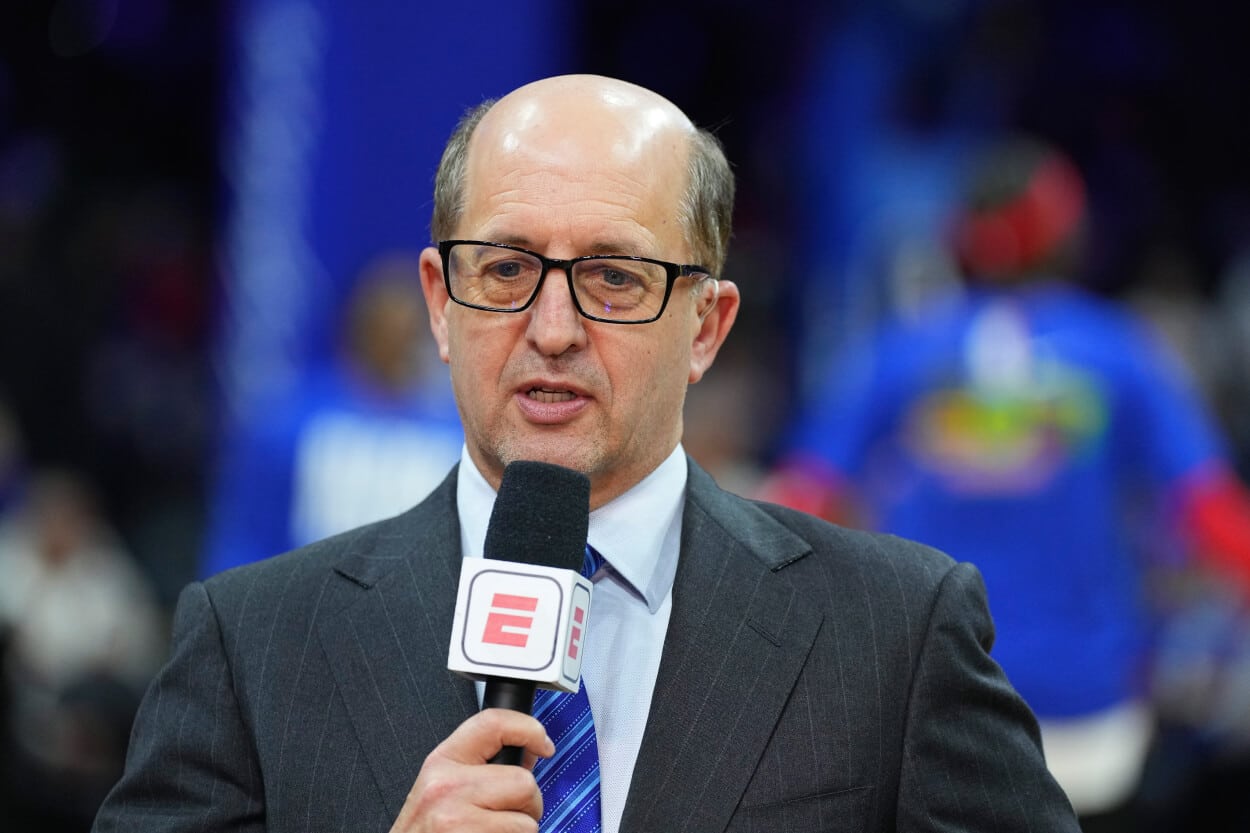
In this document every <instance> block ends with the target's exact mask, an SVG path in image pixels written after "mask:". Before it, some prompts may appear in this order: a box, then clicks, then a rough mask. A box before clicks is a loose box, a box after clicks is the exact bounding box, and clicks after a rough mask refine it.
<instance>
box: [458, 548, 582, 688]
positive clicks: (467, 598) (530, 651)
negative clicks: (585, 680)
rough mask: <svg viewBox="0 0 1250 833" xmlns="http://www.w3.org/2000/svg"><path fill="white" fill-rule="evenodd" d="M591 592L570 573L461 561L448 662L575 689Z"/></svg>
mask: <svg viewBox="0 0 1250 833" xmlns="http://www.w3.org/2000/svg"><path fill="white" fill-rule="evenodd" d="M593 589H594V585H592V584H591V583H590V581H589V580H588V579H586V578H584V577H583V576H582V575H581V574H579V573H577V572H575V571H573V570H560V569H556V568H554V567H545V566H542V565H539V564H518V563H515V562H511V561H501V560H498V559H493V558H466V559H465V560H464V562H463V564H462V565H461V568H460V593H459V596H458V597H457V599H456V618H455V621H454V623H453V625H452V630H451V633H452V636H451V647H450V649H449V650H448V655H447V667H448V668H449V669H451V670H452V671H455V672H457V673H459V674H463V675H464V676H466V677H469V678H471V679H475V680H481V679H485V678H486V677H504V678H508V679H514V680H531V681H533V682H535V683H537V684H538V685H539V686H542V687H543V688H554V689H559V690H560V691H567V692H575V691H577V687H578V683H579V681H580V680H581V674H582V646H583V643H584V639H585V633H586V624H587V620H588V619H589V617H590V598H591V594H592V593H593Z"/></svg>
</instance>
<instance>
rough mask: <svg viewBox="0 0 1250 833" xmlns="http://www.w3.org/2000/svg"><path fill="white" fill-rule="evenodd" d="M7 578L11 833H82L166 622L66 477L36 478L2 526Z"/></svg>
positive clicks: (0, 572)
mask: <svg viewBox="0 0 1250 833" xmlns="http://www.w3.org/2000/svg"><path fill="white" fill-rule="evenodd" d="M0 576H2V577H3V581H0V628H2V629H3V631H4V632H5V634H6V638H5V654H4V666H3V677H4V684H5V691H6V700H7V713H6V715H5V721H6V726H5V729H6V731H5V737H6V740H7V741H8V743H7V745H6V747H5V749H4V761H3V765H4V780H5V784H6V786H7V792H8V793H9V795H8V803H9V804H10V807H9V810H10V813H11V815H10V816H9V817H8V818H7V820H6V823H5V830H21V829H30V830H36V829H38V830H59V829H62V827H61V825H64V828H63V829H66V830H83V829H85V828H86V827H87V826H88V825H89V823H90V820H91V818H92V816H93V815H94V813H95V811H96V809H97V808H98V806H99V802H100V801H101V800H102V799H103V797H104V794H105V792H107V790H108V788H109V787H110V786H111V785H112V783H113V782H114V781H115V780H116V779H117V777H118V776H119V774H120V772H121V767H122V762H123V759H124V757H125V749H126V738H127V734H128V731H129V727H130V724H131V721H132V720H133V719H134V711H135V709H136V708H137V706H138V703H139V697H140V695H141V693H142V691H143V689H144V688H145V687H146V686H147V684H148V682H149V681H150V679H151V676H152V673H153V672H154V671H155V670H156V668H157V666H158V665H159V662H160V659H161V656H162V655H163V652H164V639H163V637H162V634H163V632H164V629H165V627H166V622H165V620H164V618H163V615H162V612H161V610H160V608H159V606H158V604H157V601H156V597H155V592H154V590H153V588H152V586H151V583H150V582H149V581H148V579H147V577H146V576H145V575H144V574H143V573H142V572H141V571H140V570H139V569H138V567H137V566H136V565H135V563H134V561H133V559H132V558H131V556H130V555H129V553H128V552H127V551H126V550H125V549H124V547H123V546H122V544H121V543H120V542H119V541H118V540H117V539H116V537H115V536H114V535H113V534H112V532H111V531H110V530H109V529H108V527H107V526H106V525H105V523H104V521H103V519H102V518H101V517H100V515H99V513H98V510H97V508H96V504H95V500H94V497H93V496H92V494H91V490H90V488H89V487H88V485H87V483H86V482H85V481H84V480H83V479H82V478H81V477H80V476H78V475H77V474H74V473H72V472H69V471H62V470H49V469H43V470H39V471H36V472H35V473H34V475H33V476H32V479H31V482H30V484H29V487H28V489H27V491H26V492H25V493H24V495H23V496H22V499H21V500H20V501H19V502H18V503H17V504H16V505H15V506H14V508H13V509H12V510H11V511H10V512H8V513H6V514H5V515H4V517H3V519H2V520H0ZM24 825H30V826H29V827H28V828H27V827H24Z"/></svg>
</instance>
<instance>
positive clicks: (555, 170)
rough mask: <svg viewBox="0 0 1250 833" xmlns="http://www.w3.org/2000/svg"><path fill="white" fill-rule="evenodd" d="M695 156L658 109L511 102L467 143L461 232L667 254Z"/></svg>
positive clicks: (677, 124)
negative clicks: (688, 161) (690, 161)
mask: <svg viewBox="0 0 1250 833" xmlns="http://www.w3.org/2000/svg"><path fill="white" fill-rule="evenodd" d="M503 104H505V102H501V105H503ZM498 106H500V105H497V107H498ZM670 107H671V105H670ZM688 152H689V134H688V132H687V131H686V130H684V129H682V125H681V123H680V121H678V120H677V119H675V118H674V117H673V116H672V114H671V113H669V112H667V111H666V109H665V108H664V107H661V106H646V105H643V106H638V105H637V103H634V104H633V105H631V106H611V102H608V103H607V106H605V103H604V102H603V101H601V100H596V101H592V102H589V103H587V102H586V101H578V100H556V101H523V102H517V103H509V106H507V107H504V108H503V109H502V110H501V111H499V112H496V111H495V110H492V111H491V112H490V113H488V114H487V116H486V118H484V119H483V121H482V123H481V124H480V125H479V126H478V130H477V131H475V134H474V137H473V140H472V141H471V142H470V146H469V158H468V168H467V178H466V183H465V211H464V215H463V221H462V226H463V228H462V232H464V233H465V234H471V235H481V236H485V237H489V238H491V239H498V238H499V237H500V236H501V235H507V236H508V237H509V238H510V239H513V240H527V241H529V242H531V243H534V244H535V245H538V244H551V243H559V242H561V241H567V242H568V243H569V244H570V245H573V246H583V247H584V246H586V245H588V243H587V240H598V239H602V240H604V241H605V242H606V241H616V240H619V241H620V242H621V243H622V244H624V243H629V244H631V246H632V248H635V249H642V250H644V251H640V252H638V253H652V254H659V253H662V252H661V251H660V250H657V247H663V248H671V247H672V246H673V245H674V237H676V238H680V237H681V233H682V230H681V224H680V222H679V215H680V200H681V194H682V191H683V190H684V188H685V183H686V172H685V171H686V157H687V154H688ZM663 253H666V254H667V253H668V252H663Z"/></svg>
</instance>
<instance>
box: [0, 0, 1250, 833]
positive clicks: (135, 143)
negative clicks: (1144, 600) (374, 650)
mask: <svg viewBox="0 0 1250 833" xmlns="http://www.w3.org/2000/svg"><path fill="white" fill-rule="evenodd" d="M1248 35H1250V13H1248V12H1247V11H1246V8H1245V7H1244V6H1243V5H1242V4H1227V3H1215V2H1214V1H1213V0H1193V1H1192V2H1188V3H1178V2H1163V0H1143V1H1142V2H1116V1H1115V0H1080V1H1079V2H1078V0H1052V2H1042V0H878V1H877V2H866V1H865V2H854V1H853V0H846V2H815V0H792V2H780V1H779V0H772V2H759V0H720V1H719V2H711V0H663V2H659V0H629V2H623V1H618V0H583V2H576V0H531V2H527V3H524V4H522V3H514V2H507V0H487V2H478V3H472V4H470V3H446V4H440V3H433V2H420V3H411V2H402V1H401V0H381V1H380V2H374V3H353V2H348V0H226V1H225V2H220V1H219V0H6V2H4V3H3V5H2V7H0V642H2V644H3V648H4V652H5V668H4V679H5V683H6V685H5V689H4V693H3V702H0V706H2V707H3V709H4V712H5V715H6V716H5V720H4V724H3V726H2V727H0V738H2V740H3V749H4V759H3V762H2V764H3V767H4V783H3V788H2V790H0V793H2V794H0V801H3V803H4V805H5V806H4V807H0V818H6V819H10V820H12V821H11V825H12V826H10V823H8V822H6V823H0V826H2V827H3V828H4V829H5V830H24V829H40V830H66V831H77V830H86V829H87V827H88V826H89V821H90V818H91V816H92V812H93V809H94V807H95V805H96V804H97V803H98V802H99V800H100V798H101V797H102V795H103V792H104V791H105V790H107V788H108V786H109V785H110V784H111V783H112V781H113V780H114V779H115V778H116V776H117V773H118V771H119V767H120V755H121V754H122V752H123V750H124V747H125V742H126V734H127V732H128V730H129V721H130V718H131V716H132V714H133V709H134V706H135V703H136V702H137V697H138V695H139V693H141V691H142V689H143V686H144V685H145V684H146V681H147V679H148V678H149V677H150V675H151V673H152V672H153V669H154V668H155V667H156V666H157V665H158V664H159V662H160V659H161V657H162V656H163V651H164V640H165V639H166V637H167V630H168V618H169V614H170V612H171V610H172V606H173V603H174V602H175V600H176V597H177V594H178V592H179V590H180V589H181V587H182V586H183V585H184V584H185V583H186V582H187V581H190V580H192V579H194V578H196V577H199V576H202V575H206V574H208V573H211V572H215V571H216V570H219V569H223V568H225V567H228V566H230V565H232V564H236V563H242V562H245V561H249V560H254V559H256V558H260V557H264V556H265V555H269V554H273V553H276V552H279V551H282V550H285V549H288V548H290V547H292V546H295V545H297V544H299V543H303V542H305V541H308V540H312V539H314V538H317V537H320V536H322V535H325V534H329V533H330V532H334V531H337V530H339V529H343V528H346V527H348V526H350V525H353V524H355V523H358V522H362V521H365V520H370V519H373V518H375V517H379V516H381V515H385V514H391V513H393V512H395V511H399V510H400V509H402V508H404V507H405V506H407V505H410V504H411V503H412V502H414V501H415V500H417V499H419V498H420V497H421V496H422V495H423V494H424V493H425V492H426V491H428V490H429V489H430V488H432V487H433V486H434V485H435V484H436V483H437V482H438V481H439V480H441V478H442V476H443V474H444V473H445V472H446V470H447V468H448V467H449V466H450V465H451V463H452V462H453V461H454V460H455V459H456V457H457V455H458V454H459V449H460V437H459V433H458V430H459V429H458V427H457V422H456V417H455V412H454V406H453V405H452V403H451V401H450V395H449V391H448V389H447V384H446V373H445V370H444V368H443V367H442V366H441V364H439V363H438V362H437V358H436V357H433V356H431V355H430V350H429V347H428V341H429V337H428V332H427V330H426V325H425V323H424V317H423V316H424V310H423V308H422V301H421V299H420V297H419V293H414V291H413V290H414V286H415V284H414V281H415V277H414V276H415V271H414V268H415V267H414V260H413V259H414V257H415V255H416V253H417V252H419V251H420V249H421V248H422V247H423V246H424V245H426V244H427V243H428V242H429V241H428V221H429V213H430V207H431V201H430V191H431V184H432V177H433V172H434V169H435V167H436V165H437V162H438V157H439V154H440V152H441V147H442V143H443V142H444V140H445V138H446V136H447V134H448V133H449V132H450V130H451V128H452V126H453V125H454V123H455V121H456V119H457V118H458V116H459V115H460V114H461V113H462V112H463V111H464V110H465V109H466V108H467V107H469V106H471V105H473V104H475V103H477V102H479V101H480V100H481V99H483V98H484V97H491V96H498V95H501V94H503V93H505V92H507V91H508V90H510V89H511V88H513V87H515V86H517V85H519V84H520V83H523V82H525V81H528V80H531V79H534V78H538V77H542V76H545V75H550V74H555V73H561V72H598V73H603V74H608V75H615V76H618V77H621V78H624V79H627V80H630V81H634V82H636V83H639V84H642V85H644V86H647V87H650V88H652V89H654V90H656V91H658V92H660V93H661V94H663V95H665V96H667V97H668V98H670V99H671V100H673V101H674V102H676V103H677V104H678V105H679V106H680V107H682V108H683V109H684V110H685V111H686V112H687V113H688V114H690V116H691V117H692V118H693V119H694V120H696V121H697V122H698V123H700V124H701V125H704V126H707V127H709V128H711V129H713V130H714V131H715V132H716V133H717V134H718V135H719V136H720V138H721V139H722V141H723V142H724V144H725V146H726V150H727V153H728V156H729V158H730V160H731V161H732V162H733V163H734V164H735V166H736V171H737V175H738V184H739V197H738V203H737V211H736V218H735V239H734V243H733V246H732V248H731V254H730V262H729V265H728V267H727V270H726V275H725V277H728V278H730V279H732V280H735V281H736V282H737V283H738V284H739V285H740V286H741V287H742V290H743V297H744V309H743V313H742V315H741V317H740V320H739V324H738V328H737V330H736V331H735V333H734V335H733V338H732V339H731V340H730V343H729V344H728V345H727V348H726V351H725V352H724V353H723V355H722V358H721V359H720V360H719V361H718V364H717V367H716V369H715V370H714V372H713V373H711V374H710V375H709V377H708V379H707V380H705V382H704V383H702V384H700V385H699V386H696V387H695V388H694V389H693V390H692V393H691V398H690V401H689V403H688V428H687V440H686V442H687V446H688V448H689V450H690V451H691V452H692V453H693V454H694V455H695V456H696V458H697V459H699V460H700V461H701V462H703V463H704V465H706V466H707V467H708V468H709V469H711V470H713V472H714V473H716V474H717V475H718V477H719V478H720V479H721V481H722V483H723V484H725V485H726V486H727V487H730V488H734V489H737V490H739V491H743V492H751V491H752V490H755V489H756V488H757V487H759V485H760V483H761V481H762V480H763V479H764V478H765V476H766V475H767V473H768V472H769V471H770V470H772V469H773V467H774V466H775V465H776V464H777V461H778V458H779V457H780V456H781V455H782V453H783V451H784V448H785V446H786V443H787V436H788V431H789V426H790V425H791V424H792V422H793V421H794V420H795V419H796V416H797V414H799V413H800V412H801V410H802V409H803V407H804V406H805V404H806V403H807V402H809V401H810V400H811V399H812V398H814V397H815V396H817V395H818V393H819V391H820V389H821V387H822V385H823V384H824V381H823V380H825V379H826V376H827V374H828V373H829V372H830V368H832V367H835V366H836V364H837V363H838V361H839V359H840V357H841V356H842V354H843V353H844V352H845V351H846V350H847V349H848V348H847V345H848V344H850V343H852V342H853V341H854V340H855V339H856V338H857V337H858V336H859V335H860V334H861V333H864V332H868V331H871V330H873V329H874V328H875V327H877V326H878V325H879V324H880V323H881V322H883V321H885V320H887V319H890V318H892V317H897V316H899V315H909V314H911V315H915V314H919V315H923V314H924V312H925V310H926V306H925V305H926V303H927V301H926V299H927V298H929V297H931V296H930V295H929V293H930V292H932V291H935V290H936V289H940V288H942V287H946V286H949V285H951V284H952V283H953V282H955V280H956V272H957V270H958V264H957V263H956V262H955V258H954V256H953V254H952V252H951V249H950V246H949V232H950V223H951V218H952V215H953V212H954V207H955V205H956V204H957V201H958V199H959V196H960V193H961V183H962V182H963V181H964V179H965V176H966V174H967V171H968V168H969V165H970V164H971V162H972V160H973V159H974V158H975V157H976V154H977V153H978V151H979V149H980V148H982V147H984V146H985V145H986V144H987V143H989V142H992V141H994V140H995V139H996V138H997V137H1000V136H1002V135H1005V134H1007V133H1010V132H1014V131H1019V130H1025V131H1028V132H1029V133H1031V134H1033V135H1035V136H1038V137H1041V138H1044V139H1046V140H1047V141H1049V142H1052V143H1054V144H1055V145H1056V146H1058V147H1061V148H1062V149H1064V150H1065V151H1066V152H1067V153H1068V154H1069V155H1070V157H1071V158H1072V160H1073V161H1074V162H1075V164H1076V165H1077V166H1078V167H1079V168H1080V170H1081V171H1082V172H1083V175H1084V177H1085V181H1086V185H1087V188H1088V207H1089V226H1090V230H1091V231H1090V233H1089V235H1088V239H1087V241H1086V242H1087V245H1086V249H1085V255H1086V256H1085V257H1084V258H1083V259H1082V260H1081V263H1080V266H1079V268H1078V269H1074V271H1073V273H1072V274H1070V275H1068V276H1067V277H1069V278H1070V279H1072V280H1073V281H1075V282H1077V283H1079V284H1080V285H1082V286H1084V287H1085V288H1087V289H1088V290H1089V291H1091V292H1092V293H1094V294H1096V295H1097V296H1100V297H1103V298H1107V299H1110V300H1112V301H1114V302H1115V303H1117V304H1120V303H1122V304H1124V305H1126V306H1127V307H1129V308H1131V309H1132V310H1134V311H1135V313H1136V314H1140V315H1141V316H1142V317H1143V318H1144V319H1146V320H1148V321H1149V322H1150V326H1151V327H1154V328H1156V329H1157V331H1158V333H1159V334H1160V338H1161V339H1162V340H1163V341H1164V342H1165V343H1166V344H1167V345H1168V348H1167V349H1169V350H1171V351H1173V352H1174V353H1175V356H1176V358H1177V361H1178V363H1179V364H1180V366H1182V367H1183V368H1184V373H1186V374H1187V375H1188V376H1189V377H1190V378H1192V380H1193V383H1194V387H1195V390H1196V391H1197V395H1198V396H1199V397H1200V398H1201V400H1202V402H1203V405H1204V407H1206V408H1207V409H1208V412H1209V414H1210V415H1211V419H1212V421H1213V423H1214V424H1215V425H1216V427H1217V430H1218V432H1219V434H1220V436H1221V437H1222V439H1223V440H1224V441H1225V442H1226V455H1227V459H1228V460H1229V461H1230V464H1231V465H1232V466H1233V468H1234V470H1235V471H1237V472H1238V473H1240V474H1241V475H1242V476H1243V477H1244V476H1246V475H1247V474H1250V372H1247V371H1250V153H1248V152H1247V149H1248V148H1250V119H1247V118H1245V115H1244V110H1245V108H1246V102H1247V101H1250V49H1248V48H1247V46H1248V42H1247V37H1248ZM831 430H832V429H831ZM953 554H954V555H956V556H958V555H959V553H958V552H955V553H953ZM1177 583H1179V584H1183V586H1184V587H1185V588H1186V589H1185V592H1184V593H1183V594H1182V595H1183V598H1184V602H1183V604H1182V605H1180V607H1181V608H1183V610H1182V611H1181V612H1180V615H1173V616H1172V617H1171V618H1170V619H1166V621H1165V620H1161V621H1165V624H1162V625H1160V627H1159V630H1158V633H1159V634H1160V639H1159V643H1158V645H1159V647H1158V650H1157V651H1156V652H1155V653H1154V655H1153V656H1154V659H1155V663H1154V665H1153V666H1152V668H1151V669H1150V670H1149V671H1148V672H1147V673H1149V675H1150V676H1151V679H1152V680H1154V681H1155V682H1154V684H1153V685H1152V691H1153V693H1154V696H1155V697H1156V698H1157V700H1158V708H1159V713H1160V715H1161V718H1162V720H1163V724H1164V726H1165V729H1166V731H1165V732H1163V733H1161V734H1160V736H1159V739H1158V740H1157V742H1156V743H1155V746H1154V748H1153V750H1152V753H1151V755H1152V756H1151V762H1150V765H1149V766H1148V767H1147V769H1146V772H1145V775H1144V776H1143V782H1142V786H1141V789H1142V790H1143V791H1146V792H1149V794H1150V796H1151V799H1152V801H1153V804H1152V806H1153V807H1154V809H1155V810H1156V812H1155V816H1154V817H1155V822H1156V824H1155V827H1152V828H1151V829H1159V830H1165V829H1166V830H1188V829H1205V830H1208V831H1220V830H1233V829H1237V830H1245V829H1246V827H1245V824H1246V823H1247V822H1246V815H1245V810H1244V809H1243V808H1241V807H1240V804H1241V803H1242V802H1241V798H1242V796H1241V795H1239V794H1238V793H1239V792H1244V787H1245V785H1246V784H1247V783H1250V781H1248V780H1247V779H1248V778H1250V766H1248V764H1247V760H1248V758H1250V753H1248V751H1247V750H1248V749H1250V728H1248V727H1247V722H1250V717H1248V716H1250V680H1248V679H1247V678H1250V659H1247V655H1248V654H1250V648H1247V645H1246V640H1244V639H1243V638H1242V637H1243V636H1244V635H1245V634H1246V633H1248V632H1250V629H1247V628H1246V626H1245V607H1244V603H1243V602H1242V601H1240V600H1237V599H1232V600H1230V599H1229V598H1228V597H1227V595H1226V594H1223V593H1221V592H1218V584H1219V583H1218V582H1215V584H1216V585H1217V589H1216V590H1211V589H1210V588H1209V585H1210V582H1209V581H1207V580H1206V579H1204V578H1202V577H1198V578H1194V577H1193V576H1190V575H1186V577H1185V578H1183V579H1174V581H1173V584H1174V585H1175V584H1177ZM1194 587H1197V588H1198V589H1197V590H1194V589H1192V588H1194ZM1169 598H1173V599H1174V598H1175V594H1172V595H1171V596H1169ZM991 603H993V596H991ZM1164 613H1165V614H1166V613H1168V611H1165V612H1164ZM1170 613H1172V614H1177V610H1175V609H1173V610H1171V611H1170ZM1142 829H1145V828H1142Z"/></svg>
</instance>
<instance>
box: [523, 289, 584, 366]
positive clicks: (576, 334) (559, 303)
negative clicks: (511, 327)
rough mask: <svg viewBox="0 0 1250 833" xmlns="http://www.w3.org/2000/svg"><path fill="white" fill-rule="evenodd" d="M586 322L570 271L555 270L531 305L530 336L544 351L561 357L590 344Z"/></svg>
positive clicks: (537, 347)
mask: <svg viewBox="0 0 1250 833" xmlns="http://www.w3.org/2000/svg"><path fill="white" fill-rule="evenodd" d="M585 321H586V319H584V318H583V317H582V315H581V313H579V312H578V311H577V305H576V303H575V302H574V301H573V294H572V292H571V291H570V287H569V277H568V273H567V272H566V271H565V270H563V269H557V268H553V269H551V271H549V272H548V273H547V278H546V280H544V281H543V285H542V288H541V289H540V290H539V292H538V297H537V298H535V299H534V303H533V304H532V305H531V306H530V309H529V325H528V327H527V329H526V337H527V338H528V339H529V340H530V342H531V343H532V344H533V345H534V347H535V348H536V349H537V350H538V351H539V352H540V353H543V354H544V355H548V356H559V355H561V354H563V353H565V352H567V351H569V350H580V349H581V348H582V347H584V346H585V345H586V328H585V326H584V324H585Z"/></svg>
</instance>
